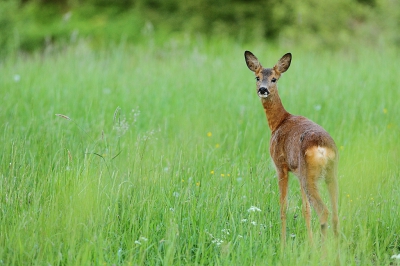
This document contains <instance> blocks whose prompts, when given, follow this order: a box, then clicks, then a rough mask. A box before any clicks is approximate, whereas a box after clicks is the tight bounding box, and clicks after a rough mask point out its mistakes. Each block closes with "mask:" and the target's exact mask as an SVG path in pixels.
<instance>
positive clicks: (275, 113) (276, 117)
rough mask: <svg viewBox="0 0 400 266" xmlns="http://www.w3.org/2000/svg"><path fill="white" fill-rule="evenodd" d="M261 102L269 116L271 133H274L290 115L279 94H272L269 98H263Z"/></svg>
mask: <svg viewBox="0 0 400 266" xmlns="http://www.w3.org/2000/svg"><path fill="white" fill-rule="evenodd" d="M261 102H262V105H263V107H264V111H265V114H266V115H267V120H268V125H269V128H270V129H271V132H274V131H275V130H276V129H277V128H278V127H279V125H280V124H281V123H282V122H283V120H285V119H286V118H287V117H288V116H290V114H289V113H288V112H287V111H286V110H285V108H284V107H283V105H282V102H281V98H280V97H279V95H278V93H274V94H271V95H270V96H269V97H268V98H263V99H262V100H261Z"/></svg>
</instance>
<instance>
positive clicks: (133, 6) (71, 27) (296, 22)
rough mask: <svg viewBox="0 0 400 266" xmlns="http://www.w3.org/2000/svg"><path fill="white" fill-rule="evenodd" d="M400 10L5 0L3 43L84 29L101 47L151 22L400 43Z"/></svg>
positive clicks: (283, 38) (69, 36) (306, 38)
mask: <svg viewBox="0 0 400 266" xmlns="http://www.w3.org/2000/svg"><path fill="white" fill-rule="evenodd" d="M398 10H400V4H399V2H398V1H386V0H381V1H375V0H372V1H370V0H368V1H367V0H362V1H361V0H351V1H349V0H325V1H316V0H307V1H290V0H284V1H272V0H267V1H265V0H263V1H262V0H251V1H246V0H223V1H211V0H198V1H181V0H168V1H165V0H138V1H133V0H118V1H107V0H83V1H66V0H41V1H35V0H27V1H22V2H20V1H18V0H4V1H1V2H0V30H1V32H2V35H1V37H0V38H1V39H0V51H1V53H2V55H5V54H8V53H11V52H13V51H20V50H22V51H29V52H31V51H34V50H36V49H47V48H49V47H54V46H55V45H68V44H70V43H71V42H72V43H73V42H74V41H75V40H76V39H77V37H81V38H86V39H88V40H89V39H90V40H91V42H92V45H93V46H95V47H103V46H104V45H106V46H107V45H108V44H110V43H111V44H112V43H121V42H126V41H127V42H132V43H137V42H140V40H141V39H143V38H146V36H145V34H144V33H148V32H149V29H151V32H153V31H154V30H155V31H157V32H162V34H164V35H165V36H167V35H171V34H173V33H175V32H186V33H190V34H201V35H206V36H215V37H222V36H229V37H231V38H233V39H235V40H236V41H239V42H241V43H248V42H256V41H262V40H267V41H268V42H269V43H271V42H275V43H278V44H279V45H281V46H286V47H288V46H289V47H293V46H304V47H307V48H309V49H319V50H321V49H338V48H340V47H343V46H355V45H359V44H360V43H361V44H362V45H369V46H373V47H377V46H378V47H379V46H380V45H382V44H385V45H386V46H392V45H395V46H398V44H399V38H398V28H399V27H400V25H399V21H400V15H399V11H398ZM158 36H161V34H158ZM0 56H1V55H0Z"/></svg>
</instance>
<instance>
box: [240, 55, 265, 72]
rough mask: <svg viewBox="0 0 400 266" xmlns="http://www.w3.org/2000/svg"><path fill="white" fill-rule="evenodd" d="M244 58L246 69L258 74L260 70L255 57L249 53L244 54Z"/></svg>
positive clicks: (260, 67)
mask: <svg viewBox="0 0 400 266" xmlns="http://www.w3.org/2000/svg"><path fill="white" fill-rule="evenodd" d="M244 58H245V59H246V64H247V67H248V68H249V69H250V70H251V71H253V72H258V71H260V69H262V66H261V64H260V62H259V61H258V59H257V57H256V56H255V55H253V54H252V52H250V51H246V52H244Z"/></svg>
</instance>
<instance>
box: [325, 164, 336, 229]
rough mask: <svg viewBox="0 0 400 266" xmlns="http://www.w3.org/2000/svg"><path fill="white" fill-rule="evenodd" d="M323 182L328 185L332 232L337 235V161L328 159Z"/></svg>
mask: <svg viewBox="0 0 400 266" xmlns="http://www.w3.org/2000/svg"><path fill="white" fill-rule="evenodd" d="M325 182H326V185H327V187H328V192H329V197H330V200H331V206H332V225H333V233H334V234H335V236H336V237H337V236H338V235H339V218H338V192H339V188H338V180H337V161H334V160H333V161H330V162H329V165H328V167H327V169H326V175H325Z"/></svg>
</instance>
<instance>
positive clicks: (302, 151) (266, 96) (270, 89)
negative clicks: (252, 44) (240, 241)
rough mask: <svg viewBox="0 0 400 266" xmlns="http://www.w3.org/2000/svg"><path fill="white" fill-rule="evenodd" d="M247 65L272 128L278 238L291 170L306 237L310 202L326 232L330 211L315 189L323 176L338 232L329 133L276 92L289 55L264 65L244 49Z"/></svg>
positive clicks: (333, 150) (334, 154)
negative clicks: (291, 109)
mask: <svg viewBox="0 0 400 266" xmlns="http://www.w3.org/2000/svg"><path fill="white" fill-rule="evenodd" d="M244 56H245V59H246V64H247V67H248V68H249V69H250V70H251V71H253V72H254V73H255V75H256V80H257V94H258V96H259V97H260V98H261V103H262V105H263V107H264V111H265V114H266V115H267V120H268V125H269V128H270V130H271V140H270V148H269V151H270V154H271V157H272V160H273V162H274V164H275V167H276V171H277V176H278V184H279V192H280V199H279V201H280V215H281V221H282V234H281V241H282V244H283V245H284V243H285V241H286V206H287V197H286V196H287V189H288V172H292V173H294V174H295V175H296V176H297V177H298V178H299V181H300V187H301V194H302V201H303V208H302V209H303V215H304V217H305V221H306V226H307V231H308V237H309V239H310V242H312V231H311V220H310V219H311V217H310V216H311V209H310V203H311V205H312V206H313V208H314V209H315V211H316V212H317V214H318V217H319V222H320V225H321V234H322V240H324V238H325V236H326V227H327V220H328V215H329V211H328V208H327V207H326V206H325V204H324V202H323V201H322V199H321V197H320V194H319V192H318V180H319V179H320V178H322V177H324V178H325V182H326V184H327V186H328V191H329V196H330V200H331V206H332V224H333V232H334V234H335V236H337V235H338V223H339V222H338V202H337V201H338V184H337V174H336V172H337V162H338V152H337V148H336V145H335V142H334V140H333V139H332V137H331V136H330V135H329V134H328V133H327V132H326V131H325V130H324V129H323V128H322V127H321V126H319V125H317V124H316V123H314V122H312V121H311V120H309V119H307V118H305V117H303V116H295V115H292V114H290V113H288V112H287V111H286V110H285V108H284V107H283V105H282V102H281V99H280V97H279V94H278V88H277V82H278V80H279V78H280V76H281V74H282V73H284V72H285V71H286V70H288V68H289V66H290V62H291V60H292V55H291V54H290V53H287V54H285V55H284V56H283V57H282V58H281V59H280V60H279V61H278V63H277V64H276V65H275V66H274V67H273V68H263V67H262V66H261V64H260V62H259V61H258V59H257V57H255V56H254V55H253V54H252V53H251V52H249V51H246V52H245V53H244Z"/></svg>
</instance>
